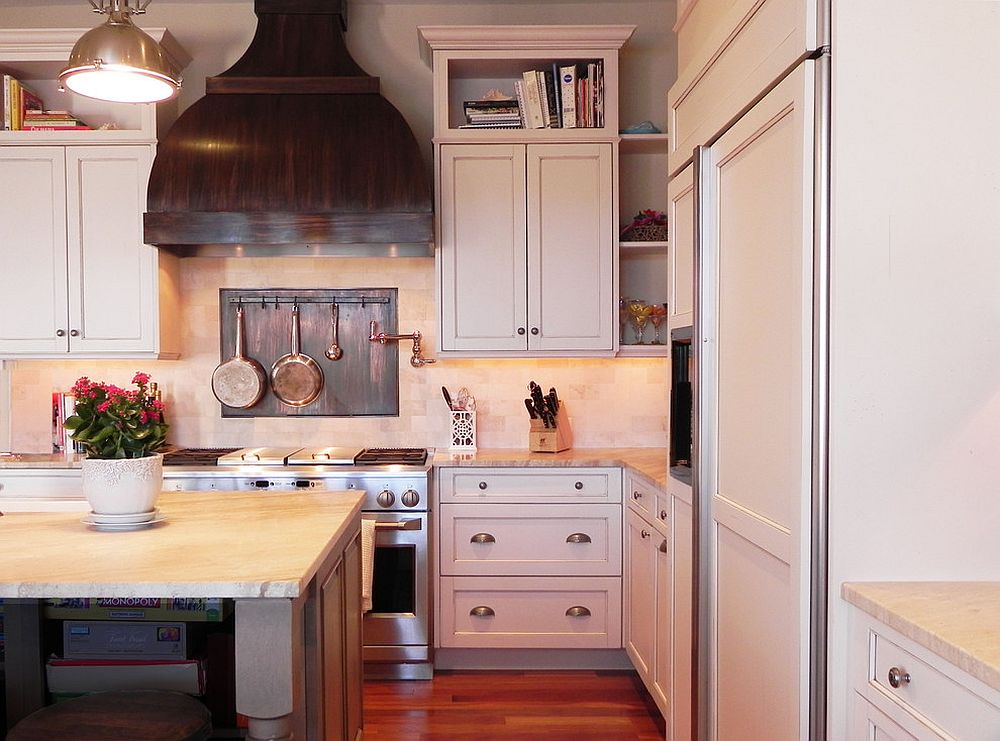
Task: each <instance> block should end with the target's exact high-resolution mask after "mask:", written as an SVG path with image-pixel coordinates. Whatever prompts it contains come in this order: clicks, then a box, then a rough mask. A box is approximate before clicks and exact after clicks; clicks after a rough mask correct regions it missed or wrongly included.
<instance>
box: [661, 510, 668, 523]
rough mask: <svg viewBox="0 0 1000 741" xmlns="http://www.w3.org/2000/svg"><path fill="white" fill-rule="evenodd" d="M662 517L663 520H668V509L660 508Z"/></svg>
mask: <svg viewBox="0 0 1000 741" xmlns="http://www.w3.org/2000/svg"><path fill="white" fill-rule="evenodd" d="M660 519H661V520H663V521H664V522H666V521H667V510H665V509H661V510H660Z"/></svg>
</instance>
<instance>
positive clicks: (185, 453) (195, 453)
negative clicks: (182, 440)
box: [163, 448, 239, 466]
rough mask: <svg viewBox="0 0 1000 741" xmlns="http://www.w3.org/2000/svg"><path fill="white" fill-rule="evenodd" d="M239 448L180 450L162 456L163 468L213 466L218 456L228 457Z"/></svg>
mask: <svg viewBox="0 0 1000 741" xmlns="http://www.w3.org/2000/svg"><path fill="white" fill-rule="evenodd" d="M237 450H239V448H180V449H179V450H171V451H169V452H167V453H164V454H163V465H165V466H189V465H196V466H214V465H217V464H218V461H219V456H223V455H228V454H229V453H233V452H235V451H237Z"/></svg>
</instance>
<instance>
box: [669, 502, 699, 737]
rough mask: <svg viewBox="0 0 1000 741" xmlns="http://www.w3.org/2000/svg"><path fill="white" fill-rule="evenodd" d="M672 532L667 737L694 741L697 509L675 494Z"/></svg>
mask: <svg viewBox="0 0 1000 741" xmlns="http://www.w3.org/2000/svg"><path fill="white" fill-rule="evenodd" d="M672 517H673V519H672V527H671V532H672V534H673V544H672V545H673V548H672V555H673V558H672V562H671V564H670V567H671V579H670V582H671V584H670V587H671V594H672V600H671V605H670V609H671V614H670V632H671V639H670V673H671V680H670V693H669V695H668V697H669V698H670V714H669V715H668V716H667V727H668V733H667V738H670V739H672V740H673V741H692V739H693V738H694V736H693V734H692V732H691V731H692V717H691V699H692V698H691V640H692V635H691V633H692V630H693V628H694V613H693V609H692V608H693V605H692V600H693V597H694V593H693V591H692V590H693V586H694V582H693V578H694V573H693V565H694V512H693V510H692V507H691V504H690V503H688V502H687V501H685V500H684V499H682V498H681V497H678V496H674V497H673V516H672Z"/></svg>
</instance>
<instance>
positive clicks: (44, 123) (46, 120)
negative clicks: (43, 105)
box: [21, 109, 90, 131]
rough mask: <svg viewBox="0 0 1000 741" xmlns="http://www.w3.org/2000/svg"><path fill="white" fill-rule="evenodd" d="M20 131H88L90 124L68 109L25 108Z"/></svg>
mask: <svg viewBox="0 0 1000 741" xmlns="http://www.w3.org/2000/svg"><path fill="white" fill-rule="evenodd" d="M21 130H22V131H67V130H68V131H74V130H75V131H89V130H90V126H88V125H87V124H85V123H84V122H83V121H81V120H80V119H78V118H77V117H76V116H74V115H73V114H72V113H70V112H69V111H45V110H41V109H38V110H27V111H25V112H24V120H23V121H22V126H21Z"/></svg>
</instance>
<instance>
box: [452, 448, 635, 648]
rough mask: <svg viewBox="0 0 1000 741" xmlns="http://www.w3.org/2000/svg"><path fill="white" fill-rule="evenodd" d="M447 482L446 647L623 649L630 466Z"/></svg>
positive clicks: (472, 471)
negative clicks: (626, 472) (625, 500)
mask: <svg viewBox="0 0 1000 741" xmlns="http://www.w3.org/2000/svg"><path fill="white" fill-rule="evenodd" d="M438 477H439V478H438V487H437V490H438V497H439V504H438V507H437V511H438V512H439V517H438V521H439V523H440V529H439V537H438V543H437V547H438V548H437V550H438V559H437V560H438V572H439V573H438V583H437V595H438V599H437V604H438V615H437V620H436V621H435V625H436V631H437V639H436V643H437V645H438V646H439V647H442V648H552V649H577V648H601V649H605V648H611V649H613V648H618V649H620V648H621V647H622V627H621V626H622V594H621V590H622V580H621V573H622V520H621V517H622V514H621V471H620V469H612V468H607V469H604V468H601V469H592V468H574V469H530V468H474V467H461V468H441V469H438Z"/></svg>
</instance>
